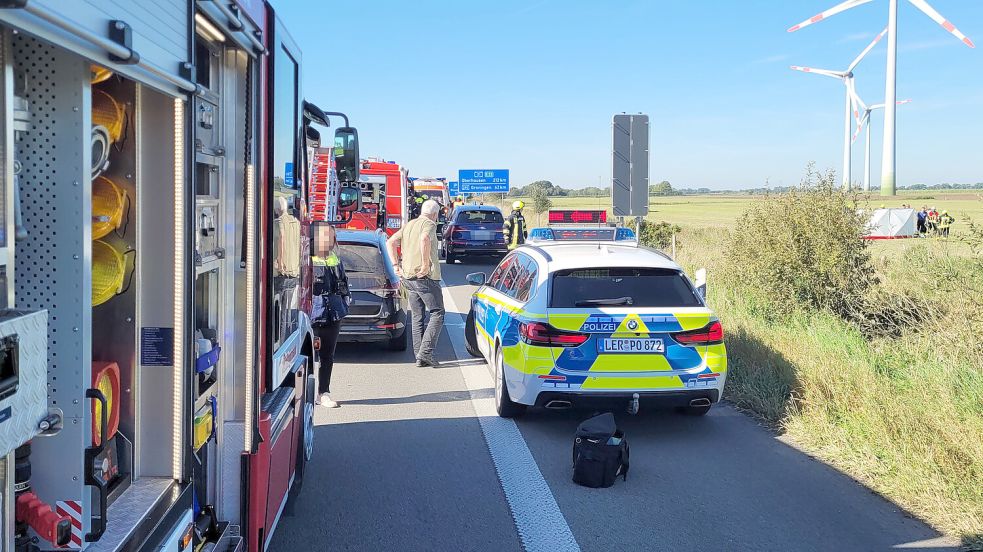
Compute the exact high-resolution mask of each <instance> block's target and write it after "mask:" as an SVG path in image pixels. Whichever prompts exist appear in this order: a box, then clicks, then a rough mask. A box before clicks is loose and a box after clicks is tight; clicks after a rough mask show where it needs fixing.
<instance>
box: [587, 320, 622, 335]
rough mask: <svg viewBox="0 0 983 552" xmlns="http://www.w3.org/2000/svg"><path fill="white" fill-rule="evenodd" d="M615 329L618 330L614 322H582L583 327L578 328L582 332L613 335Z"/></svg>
mask: <svg viewBox="0 0 983 552" xmlns="http://www.w3.org/2000/svg"><path fill="white" fill-rule="evenodd" d="M616 329H618V325H617V324H615V323H614V322H584V325H583V326H581V327H580V331H582V332H607V333H614V331H615V330H616Z"/></svg>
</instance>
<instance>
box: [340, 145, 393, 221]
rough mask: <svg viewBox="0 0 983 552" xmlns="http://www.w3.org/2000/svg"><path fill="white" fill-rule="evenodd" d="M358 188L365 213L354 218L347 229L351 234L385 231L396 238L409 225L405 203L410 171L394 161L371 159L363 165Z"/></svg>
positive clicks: (353, 216)
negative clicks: (353, 232) (351, 231)
mask: <svg viewBox="0 0 983 552" xmlns="http://www.w3.org/2000/svg"><path fill="white" fill-rule="evenodd" d="M358 180H359V182H358V186H359V188H360V189H361V191H362V209H361V210H359V211H358V212H356V213H353V214H352V219H351V221H349V222H348V223H347V224H345V225H344V227H345V228H349V229H352V230H376V229H380V228H385V231H386V234H387V235H390V236H391V235H393V234H395V233H396V231H397V230H399V229H400V228H402V227H403V225H404V224H406V221H407V220H408V218H407V212H406V211H407V210H406V201H407V197H408V196H409V171H407V170H406V168H405V167H403V166H401V165H399V164H398V163H395V162H393V161H384V160H382V159H377V158H374V157H370V158H369V159H367V160H363V161H362V166H361V169H360V171H359V179H358Z"/></svg>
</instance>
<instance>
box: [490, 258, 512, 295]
mask: <svg viewBox="0 0 983 552" xmlns="http://www.w3.org/2000/svg"><path fill="white" fill-rule="evenodd" d="M513 262H515V255H512V256H510V257H506V258H505V260H503V261H502V262H500V263H498V266H497V267H495V270H494V271H493V272H492V274H491V277H490V278H488V282H487V284H486V285H487V286H488V287H491V288H495V289H499V288H500V287H501V283H502V276H503V275H504V274H505V271H506V270H508V268H509V267H510V266H511V265H512V263H513Z"/></svg>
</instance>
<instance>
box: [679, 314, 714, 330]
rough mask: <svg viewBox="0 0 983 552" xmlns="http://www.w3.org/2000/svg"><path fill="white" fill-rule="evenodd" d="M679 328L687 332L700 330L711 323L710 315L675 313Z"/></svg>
mask: <svg viewBox="0 0 983 552" xmlns="http://www.w3.org/2000/svg"><path fill="white" fill-rule="evenodd" d="M673 316H675V317H676V321H678V322H679V326H680V327H681V328H682V329H683V331H686V330H698V329H700V328H702V327H704V326H706V325H707V324H709V323H710V314H709V313H681V312H679V313H673Z"/></svg>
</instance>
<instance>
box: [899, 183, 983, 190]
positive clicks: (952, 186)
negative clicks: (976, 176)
mask: <svg viewBox="0 0 983 552" xmlns="http://www.w3.org/2000/svg"><path fill="white" fill-rule="evenodd" d="M899 188H900V189H902V190H983V182H977V183H976V184H969V183H966V184H959V183H952V182H943V183H941V184H912V185H911V186H899Z"/></svg>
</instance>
